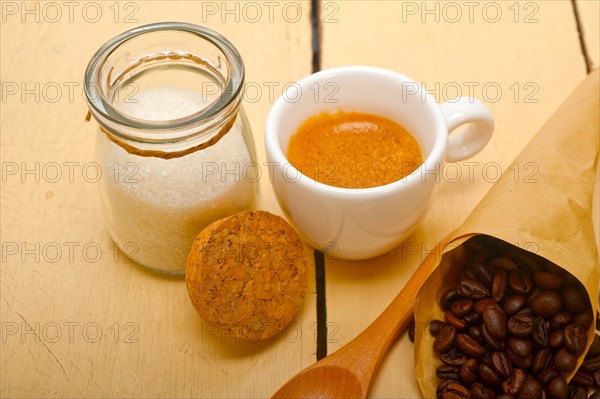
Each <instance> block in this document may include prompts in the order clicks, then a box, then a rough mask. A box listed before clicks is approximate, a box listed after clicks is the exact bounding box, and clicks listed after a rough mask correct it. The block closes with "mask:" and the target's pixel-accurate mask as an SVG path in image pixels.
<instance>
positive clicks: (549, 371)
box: [538, 368, 559, 385]
mask: <svg viewBox="0 0 600 399" xmlns="http://www.w3.org/2000/svg"><path fill="white" fill-rule="evenodd" d="M557 375H559V374H558V370H556V369H555V368H545V369H544V370H543V371H542V372H541V373H540V375H539V376H538V377H539V378H538V379H539V381H540V382H541V383H542V385H546V384H548V383H549V382H550V381H551V380H552V379H553V378H554V377H556V376H557Z"/></svg>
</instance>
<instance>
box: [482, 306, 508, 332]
mask: <svg viewBox="0 0 600 399" xmlns="http://www.w3.org/2000/svg"><path fill="white" fill-rule="evenodd" d="M482 316H483V323H484V324H485V329H486V330H487V332H488V333H489V334H490V335H491V336H492V337H493V338H495V339H504V337H506V329H507V322H506V315H505V314H504V312H503V311H502V310H501V309H499V308H497V307H492V306H488V307H486V308H485V309H484V310H483V313H482Z"/></svg>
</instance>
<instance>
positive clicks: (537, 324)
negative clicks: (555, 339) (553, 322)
mask: <svg viewBox="0 0 600 399" xmlns="http://www.w3.org/2000/svg"><path fill="white" fill-rule="evenodd" d="M532 339H533V342H534V343H535V344H536V345H537V346H539V347H542V348H543V347H545V346H548V324H547V323H546V320H545V319H544V318H543V317H536V318H535V319H534V320H533V335H532Z"/></svg>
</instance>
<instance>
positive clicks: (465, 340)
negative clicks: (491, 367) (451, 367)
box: [456, 334, 485, 357]
mask: <svg viewBox="0 0 600 399" xmlns="http://www.w3.org/2000/svg"><path fill="white" fill-rule="evenodd" d="M456 345H457V346H458V348H459V349H460V350H461V351H462V352H463V353H464V354H466V355H467V356H469V357H479V356H481V355H483V352H485V349H483V347H482V346H481V345H479V343H478V342H477V341H475V340H474V339H473V338H471V337H470V336H469V335H467V334H458V336H457V337H456Z"/></svg>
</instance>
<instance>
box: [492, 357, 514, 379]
mask: <svg viewBox="0 0 600 399" xmlns="http://www.w3.org/2000/svg"><path fill="white" fill-rule="evenodd" d="M490 360H491V361H490V364H491V366H492V368H493V369H494V371H495V372H496V374H498V375H499V376H500V377H502V378H507V377H508V376H510V375H511V374H512V371H513V368H512V364H511V362H510V359H509V358H508V356H507V355H506V354H505V353H504V352H494V353H492V356H491V359H490Z"/></svg>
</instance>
